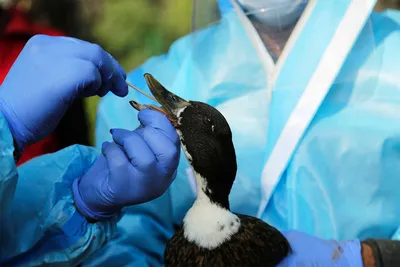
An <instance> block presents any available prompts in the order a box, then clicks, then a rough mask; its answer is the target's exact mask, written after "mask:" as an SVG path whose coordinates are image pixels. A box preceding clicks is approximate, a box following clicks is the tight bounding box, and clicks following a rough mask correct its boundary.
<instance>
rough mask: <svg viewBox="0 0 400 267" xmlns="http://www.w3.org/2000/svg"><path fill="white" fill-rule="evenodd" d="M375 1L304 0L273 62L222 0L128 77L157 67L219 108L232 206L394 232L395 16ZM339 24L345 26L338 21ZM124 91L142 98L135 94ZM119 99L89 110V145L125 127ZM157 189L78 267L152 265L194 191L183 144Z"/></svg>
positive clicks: (329, 229) (307, 222) (172, 82)
mask: <svg viewBox="0 0 400 267" xmlns="http://www.w3.org/2000/svg"><path fill="white" fill-rule="evenodd" d="M374 3H375V1H370V0H366V1H349V0H332V1H310V3H309V5H308V6H307V8H306V10H305V12H304V14H303V16H302V18H301V19H300V21H299V24H298V25H299V26H298V27H297V26H296V28H295V30H294V32H293V34H292V36H291V40H289V43H288V44H287V47H286V48H285V50H284V52H283V54H282V55H281V56H280V58H279V60H278V62H277V64H276V65H275V63H274V61H273V60H272V58H271V57H270V56H269V55H268V53H267V52H266V51H265V47H264V46H263V45H260V38H259V37H258V36H257V33H256V32H255V30H254V28H252V25H251V23H249V20H248V18H247V17H246V16H244V15H243V13H242V12H241V11H240V9H239V8H238V6H237V4H235V3H234V2H232V5H231V6H230V7H229V8H228V7H227V6H226V5H225V6H224V13H223V16H222V19H221V21H220V22H219V23H218V24H213V25H210V26H209V27H208V28H205V29H202V30H200V31H197V32H194V33H192V34H190V35H188V36H185V37H183V38H181V39H179V40H178V41H176V42H175V43H174V44H173V45H172V46H171V48H170V50H169V52H168V54H165V55H161V56H157V57H153V58H151V59H149V60H148V61H147V62H145V63H144V64H143V65H142V66H140V67H139V68H137V69H136V70H134V71H133V72H131V73H130V74H129V75H128V80H129V82H131V83H133V84H135V85H136V86H138V87H139V88H142V89H145V90H146V91H147V92H148V88H147V86H146V84H145V81H144V78H143V74H144V73H146V72H148V73H151V74H152V75H154V76H155V78H156V79H158V80H159V81H160V82H161V83H162V84H163V85H165V86H166V87H167V88H168V89H170V90H171V91H173V92H175V93H176V94H177V95H179V96H182V97H183V98H186V99H191V100H197V101H203V102H207V103H209V104H211V105H213V106H215V107H216V108H218V109H219V110H220V111H221V112H222V113H223V114H224V115H225V117H226V118H227V120H228V122H229V123H230V125H231V128H232V132H233V141H234V144H235V148H236V151H237V153H236V154H237V161H238V173H237V177H236V181H235V183H234V185H233V189H232V192H231V195H230V202H231V209H232V211H234V212H239V213H244V214H249V215H253V216H258V217H260V218H262V219H263V220H265V221H267V222H269V223H271V224H273V225H274V226H276V227H277V228H279V229H280V230H286V229H297V230H300V231H304V232H307V233H310V234H313V235H316V236H319V237H322V238H334V239H340V240H342V239H349V238H361V239H362V238H366V237H375V238H379V237H381V238H398V237H399V233H397V231H398V228H399V226H400V194H399V189H398V188H399V187H398V185H399V184H400V175H399V174H400V164H399V163H400V112H399V111H400V76H399V74H398V71H399V70H400V52H399V51H400V50H399V44H400V13H399V12H397V11H393V10H388V11H386V12H383V13H375V12H372V7H373V5H374ZM342 23H343V24H342ZM127 98H129V99H134V100H136V101H139V102H141V103H152V102H151V101H150V100H148V99H146V98H145V97H143V96H141V95H139V94H138V93H136V92H133V91H131V92H130V93H129V95H128V97H127ZM136 116H137V112H136V111H135V110H133V109H132V108H131V107H130V105H129V103H128V101H127V99H120V98H118V97H115V96H112V95H111V94H109V95H107V96H106V97H105V98H103V99H102V101H101V102H100V105H99V109H98V120H97V126H96V127H97V128H96V139H97V140H96V142H97V146H98V147H101V144H102V142H104V141H110V140H112V139H111V135H110V134H109V129H110V128H126V129H132V130H134V129H135V128H136V127H137V126H138V125H137V123H135V122H136V121H137V120H136ZM181 157H182V158H181V161H180V165H179V169H178V175H177V178H176V180H175V181H174V183H173V184H172V186H171V187H170V189H169V190H168V191H167V192H166V193H165V194H164V195H163V196H162V197H160V198H159V199H156V200H154V201H152V202H149V203H145V204H142V205H138V206H135V207H129V208H126V209H125V212H126V213H125V215H124V217H123V218H122V219H121V221H120V222H119V223H118V237H117V238H115V239H113V240H111V241H110V242H109V243H108V244H107V245H106V246H105V247H104V248H103V249H101V250H100V251H99V252H98V253H96V254H95V255H94V256H93V257H91V258H90V259H89V260H87V261H86V262H85V264H84V265H86V266H111V265H113V266H160V265H162V260H163V250H164V246H165V244H166V242H167V241H168V239H169V238H170V237H171V236H172V235H173V234H174V230H175V229H176V227H177V226H178V225H179V224H180V223H181V221H182V218H183V216H184V215H185V213H186V211H187V210H188V209H189V208H190V206H191V205H192V203H193V201H194V199H195V196H196V185H195V182H194V178H193V176H192V174H191V171H190V168H189V165H188V163H187V160H186V158H184V153H181Z"/></svg>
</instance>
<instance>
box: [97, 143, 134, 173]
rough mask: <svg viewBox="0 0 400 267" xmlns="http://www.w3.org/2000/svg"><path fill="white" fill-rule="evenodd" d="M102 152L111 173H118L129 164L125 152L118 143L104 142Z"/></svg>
mask: <svg viewBox="0 0 400 267" xmlns="http://www.w3.org/2000/svg"><path fill="white" fill-rule="evenodd" d="M101 150H102V154H103V155H104V157H105V158H106V160H107V163H108V168H109V169H110V171H111V172H113V170H117V171H118V170H119V169H120V168H121V166H124V165H127V164H129V161H128V158H127V157H126V155H125V153H124V151H122V149H121V148H120V147H119V146H118V145H117V144H116V143H114V142H104V143H103V146H102V149H101Z"/></svg>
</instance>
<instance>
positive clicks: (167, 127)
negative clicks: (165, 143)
mask: <svg viewBox="0 0 400 267" xmlns="http://www.w3.org/2000/svg"><path fill="white" fill-rule="evenodd" d="M138 118H139V121H140V123H141V124H142V125H143V126H144V127H152V128H154V129H156V130H159V131H160V132H162V133H163V134H164V135H165V136H166V137H167V138H169V139H170V140H171V141H172V142H173V143H174V144H178V142H179V137H178V134H177V133H176V130H175V128H174V126H173V125H172V123H171V122H170V121H169V119H168V118H167V116H165V115H164V114H162V113H161V112H158V111H155V110H151V109H143V110H141V111H139V113H138Z"/></svg>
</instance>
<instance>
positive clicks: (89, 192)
mask: <svg viewBox="0 0 400 267" xmlns="http://www.w3.org/2000/svg"><path fill="white" fill-rule="evenodd" d="M125 79H126V74H125V72H124V70H123V69H122V67H121V66H120V65H119V64H118V63H117V61H116V60H115V59H114V58H113V57H112V56H111V55H110V54H109V53H107V52H106V51H104V50H103V49H102V48H101V47H100V46H99V45H97V44H93V43H89V42H86V41H82V40H79V39H76V38H71V37H62V36H49V35H41V34H37V35H34V36H33V37H31V38H30V39H29V40H28V42H27V43H26V44H25V46H24V47H23V49H22V51H21V52H20V54H19V55H18V57H17V59H16V60H15V62H14V63H13V65H12V67H11V68H10V70H9V71H8V73H7V75H6V77H5V79H4V81H3V83H2V84H1V86H0V154H1V156H0V222H1V224H0V265H1V266H41V265H49V266H58V265H62V266H65V265H69V266H70V265H71V266H74V265H77V264H79V263H80V262H82V261H83V260H84V259H86V258H87V257H89V256H90V255H91V254H92V253H94V252H95V251H97V250H99V249H100V248H101V247H102V246H104V244H105V243H106V242H107V241H108V240H110V239H111V238H113V237H114V235H115V234H116V229H117V226H116V224H117V222H118V220H119V219H120V218H121V216H122V213H121V209H122V208H123V207H125V206H129V205H137V204H140V203H144V202H147V201H150V200H152V199H155V198H157V197H159V196H160V195H162V194H163V193H164V191H165V190H166V189H167V188H168V186H169V185H170V183H171V182H172V180H173V179H174V178H175V176H176V168H177V165H178V162H179V154H180V150H179V139H178V135H177V133H176V131H175V128H174V127H173V126H172V124H171V123H170V121H169V120H168V119H167V118H166V116H165V115H164V114H161V113H159V112H156V111H152V110H144V111H143V112H140V113H139V114H138V118H139V121H140V127H139V128H138V129H135V130H132V131H130V130H125V129H112V130H111V134H110V136H112V138H113V140H112V141H111V142H104V144H103V146H102V148H101V152H100V151H98V150H97V149H95V148H92V147H88V146H83V145H78V144H75V145H71V146H68V147H66V148H64V149H62V150H59V151H57V152H54V153H48V154H46V155H41V156H38V157H35V158H33V159H31V160H30V161H27V162H25V163H24V164H22V165H20V166H19V167H18V168H17V166H16V163H17V162H18V160H19V158H20V156H21V154H22V153H23V152H24V149H25V148H27V147H29V146H30V145H32V144H34V143H37V142H38V141H40V140H43V139H44V138H46V137H47V136H49V134H51V133H52V132H53V131H54V129H55V128H56V127H57V125H58V124H59V123H60V121H61V119H62V118H63V116H64V115H65V113H66V112H67V110H68V108H69V107H70V106H71V105H72V103H74V101H75V100H77V99H82V98H85V97H90V96H95V95H97V96H100V97H103V96H104V95H106V94H107V93H108V92H110V91H111V92H112V93H113V94H115V95H117V96H118V97H121V98H123V97H124V96H126V95H127V94H128V87H127V85H126V81H125ZM126 102H127V104H128V105H129V103H128V101H126ZM135 120H136V119H135ZM132 124H134V121H132ZM128 128H129V127H128Z"/></svg>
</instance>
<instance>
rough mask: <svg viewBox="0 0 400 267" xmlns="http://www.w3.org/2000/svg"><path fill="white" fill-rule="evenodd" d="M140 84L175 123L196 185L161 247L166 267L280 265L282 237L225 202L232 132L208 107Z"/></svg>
mask: <svg viewBox="0 0 400 267" xmlns="http://www.w3.org/2000/svg"><path fill="white" fill-rule="evenodd" d="M145 79H146V82H147V84H148V86H149V88H150V91H151V93H152V94H153V96H154V97H155V98H156V99H157V101H158V102H159V103H160V104H161V105H162V108H163V110H164V113H165V114H166V115H167V116H168V117H169V118H170V119H171V120H172V121H173V122H174V126H175V128H176V130H177V133H178V135H179V137H180V141H181V144H182V149H183V151H184V153H185V155H186V158H187V160H188V161H189V163H190V165H191V168H192V170H193V173H194V176H195V178H196V183H197V198H196V201H195V202H194V204H193V206H192V207H191V208H190V209H189V210H188V212H187V213H186V215H185V217H184V219H183V222H182V224H181V227H180V228H179V229H178V230H177V231H176V233H175V235H174V236H173V237H172V238H171V239H170V240H169V242H168V244H167V246H166V248H165V252H164V264H165V266H166V267H169V266H173V267H191V266H203V267H208V266H221V267H223V266H229V267H236V266H240V267H247V266H252V267H258V266H260V267H269V266H276V265H277V264H279V263H280V262H281V261H282V260H283V259H284V258H285V257H286V256H288V254H289V253H290V245H289V243H288V241H287V240H286V238H285V237H284V236H283V235H282V234H281V233H280V232H279V231H278V230H277V229H275V228H274V227H272V226H271V225H269V224H267V223H265V222H264V221H262V220H259V219H257V218H255V217H251V216H247V215H242V214H236V213H233V212H231V211H230V207H229V200H228V198H229V193H230V191H231V188H232V185H233V182H234V180H235V176H236V171H237V165H236V154H235V148H234V146H233V142H232V133H231V129H230V127H229V124H228V122H227V121H226V119H225V118H224V116H223V115H222V114H221V113H220V112H219V111H218V110H217V109H215V108H214V107H212V106H210V105H208V104H205V103H202V102H196V101H186V100H184V99H182V98H180V97H179V96H177V95H175V94H173V93H171V92H170V91H168V90H167V89H165V88H164V86H162V85H161V84H160V83H159V82H158V81H157V80H156V79H155V78H154V77H153V76H151V75H150V74H145ZM131 104H132V106H134V107H135V105H137V103H135V102H133V101H132V102H131ZM243 127H245V126H243Z"/></svg>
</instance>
